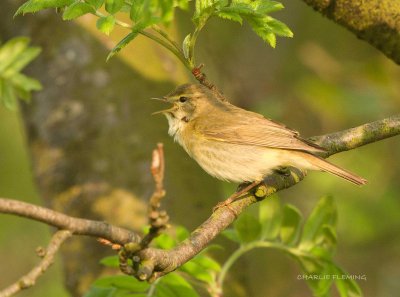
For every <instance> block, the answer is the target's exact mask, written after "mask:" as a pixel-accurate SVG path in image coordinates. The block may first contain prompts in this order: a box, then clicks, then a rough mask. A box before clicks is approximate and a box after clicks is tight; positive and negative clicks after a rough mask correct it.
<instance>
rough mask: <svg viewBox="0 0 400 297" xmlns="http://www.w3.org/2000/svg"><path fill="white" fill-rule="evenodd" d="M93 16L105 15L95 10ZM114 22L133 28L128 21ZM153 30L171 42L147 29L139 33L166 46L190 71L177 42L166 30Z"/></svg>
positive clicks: (116, 20) (189, 66)
mask: <svg viewBox="0 0 400 297" xmlns="http://www.w3.org/2000/svg"><path fill="white" fill-rule="evenodd" d="M94 15H95V16H97V17H105V15H104V14H102V13H100V12H98V11H96V12H95V13H94ZM115 23H116V24H117V25H119V26H121V27H123V28H127V29H131V30H132V29H133V26H132V25H129V24H128V23H125V22H122V21H120V20H118V19H115ZM152 29H153V30H155V31H156V32H157V33H159V34H160V35H162V36H163V37H164V38H165V39H166V40H167V41H168V42H170V43H171V44H169V43H167V42H166V41H165V40H163V39H161V38H159V37H158V36H156V35H154V34H152V33H150V32H148V31H144V30H140V31H139V34H141V35H143V36H146V37H147V38H150V39H151V40H153V41H155V42H157V43H158V44H159V45H161V46H162V47H164V48H166V49H167V50H169V51H170V52H171V53H173V54H174V55H175V56H176V57H177V58H178V59H179V60H180V61H181V62H182V63H183V65H185V67H186V68H187V69H188V70H189V71H191V70H192V67H191V65H190V63H189V60H187V59H186V58H185V56H184V55H183V53H182V52H181V51H180V49H179V47H177V44H176V43H175V42H174V41H173V40H172V39H171V38H170V37H169V36H168V34H167V33H166V32H164V31H163V30H162V29H161V28H158V29H155V28H154V26H153V27H152Z"/></svg>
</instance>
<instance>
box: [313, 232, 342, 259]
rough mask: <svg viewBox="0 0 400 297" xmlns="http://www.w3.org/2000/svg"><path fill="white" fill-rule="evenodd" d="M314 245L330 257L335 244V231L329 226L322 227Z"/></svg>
mask: <svg viewBox="0 0 400 297" xmlns="http://www.w3.org/2000/svg"><path fill="white" fill-rule="evenodd" d="M314 243H315V244H316V245H318V246H321V247H322V248H324V249H325V250H326V251H327V252H329V254H330V256H331V257H332V256H333V254H334V252H335V250H336V244H337V237H336V231H335V229H334V228H333V227H332V226H330V225H322V226H321V229H320V230H319V232H318V233H317V235H316V237H315V240H314Z"/></svg>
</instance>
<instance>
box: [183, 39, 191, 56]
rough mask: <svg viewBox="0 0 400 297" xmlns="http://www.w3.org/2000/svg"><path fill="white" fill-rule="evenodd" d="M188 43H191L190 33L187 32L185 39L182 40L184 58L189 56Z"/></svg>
mask: <svg viewBox="0 0 400 297" xmlns="http://www.w3.org/2000/svg"><path fill="white" fill-rule="evenodd" d="M190 43H191V34H188V35H186V37H185V39H184V40H183V42H182V50H183V55H184V56H185V58H186V59H188V58H189V48H190Z"/></svg>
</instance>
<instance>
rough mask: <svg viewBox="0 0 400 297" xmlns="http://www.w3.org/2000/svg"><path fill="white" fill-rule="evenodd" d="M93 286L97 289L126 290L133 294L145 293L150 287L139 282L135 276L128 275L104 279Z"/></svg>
mask: <svg viewBox="0 0 400 297" xmlns="http://www.w3.org/2000/svg"><path fill="white" fill-rule="evenodd" d="M93 285H94V286H95V287H103V288H116V289H124V290H130V291H132V292H145V291H146V290H148V289H149V287H150V285H149V284H148V283H146V282H141V281H138V280H137V279H136V278H134V277H133V276H128V275H113V276H106V277H102V278H99V279H97V280H96V281H95V282H94V283H93Z"/></svg>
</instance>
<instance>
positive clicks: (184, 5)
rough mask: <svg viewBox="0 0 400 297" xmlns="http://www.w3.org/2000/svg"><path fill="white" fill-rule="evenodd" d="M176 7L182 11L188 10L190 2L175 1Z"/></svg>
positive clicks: (186, 0)
mask: <svg viewBox="0 0 400 297" xmlns="http://www.w3.org/2000/svg"><path fill="white" fill-rule="evenodd" d="M174 7H179V8H180V9H183V10H187V9H188V8H189V1H188V0H174Z"/></svg>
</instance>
